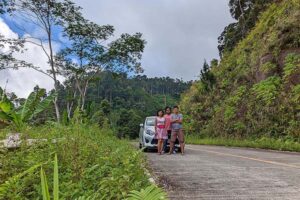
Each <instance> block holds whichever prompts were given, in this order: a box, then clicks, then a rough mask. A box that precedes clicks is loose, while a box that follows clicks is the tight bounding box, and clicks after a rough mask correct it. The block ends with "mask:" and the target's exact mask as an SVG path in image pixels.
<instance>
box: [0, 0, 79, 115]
mask: <svg viewBox="0 0 300 200" xmlns="http://www.w3.org/2000/svg"><path fill="white" fill-rule="evenodd" d="M8 5H11V7H10V9H11V10H10V11H12V12H11V15H12V17H11V19H12V20H13V21H14V20H19V21H21V22H23V23H22V24H26V26H23V27H19V28H20V30H22V31H23V33H22V34H23V35H24V38H23V39H22V40H23V41H24V42H28V43H31V44H34V45H36V46H38V47H39V48H41V49H42V50H43V51H44V53H45V55H46V56H47V58H48V63H49V68H48V69H47V70H42V69H41V68H39V66H33V65H29V67H31V68H33V69H35V70H37V71H39V72H41V73H43V74H45V75H46V76H48V77H50V78H51V79H52V80H53V81H54V90H55V92H58V90H59V80H58V78H57V76H58V74H59V71H58V68H57V65H56V60H55V52H54V48H53V46H54V40H55V39H54V38H55V36H54V34H55V28H57V27H58V26H64V25H65V24H67V23H70V22H74V21H77V20H79V19H81V18H82V16H81V13H80V12H79V10H80V8H79V7H78V6H76V5H75V4H74V3H73V2H72V1H70V0H64V1H59V0H6V1H4V2H3V3H2V5H1V4H0V6H1V7H2V8H4V7H5V6H8ZM1 7H0V8H1ZM27 27H36V28H37V29H38V30H39V31H40V32H41V36H40V37H36V36H35V37H33V36H31V34H30V33H31V30H28V28H27ZM22 62H24V61H21V63H22ZM5 67H6V66H5ZM5 67H4V68H5ZM7 67H10V66H7ZM14 67H15V69H16V68H18V67H23V65H19V66H14ZM25 67H28V65H25ZM53 102H54V105H55V111H56V118H57V120H58V121H60V111H59V105H58V98H57V97H55V99H54V101H53Z"/></svg>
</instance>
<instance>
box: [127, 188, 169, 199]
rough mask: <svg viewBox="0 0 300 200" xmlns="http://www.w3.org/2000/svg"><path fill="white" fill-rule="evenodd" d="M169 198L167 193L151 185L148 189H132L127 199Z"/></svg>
mask: <svg viewBox="0 0 300 200" xmlns="http://www.w3.org/2000/svg"><path fill="white" fill-rule="evenodd" d="M161 199H167V195H166V193H165V192H164V191H163V190H162V189H160V188H158V187H156V186H155V185H150V186H148V187H147V188H146V189H142V190H141V191H136V190H135V191H131V192H130V193H129V195H128V198H127V200H161Z"/></svg>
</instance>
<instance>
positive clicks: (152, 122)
mask: <svg viewBox="0 0 300 200" xmlns="http://www.w3.org/2000/svg"><path fill="white" fill-rule="evenodd" d="M154 125H155V118H147V119H146V126H154Z"/></svg>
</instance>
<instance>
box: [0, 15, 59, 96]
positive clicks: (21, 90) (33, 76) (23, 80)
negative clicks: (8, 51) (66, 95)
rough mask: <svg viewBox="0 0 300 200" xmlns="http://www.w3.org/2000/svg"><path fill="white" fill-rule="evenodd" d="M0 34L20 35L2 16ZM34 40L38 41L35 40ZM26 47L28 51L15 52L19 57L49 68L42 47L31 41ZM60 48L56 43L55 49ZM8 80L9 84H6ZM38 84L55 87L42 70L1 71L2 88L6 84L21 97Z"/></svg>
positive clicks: (49, 87) (0, 83) (0, 81)
mask: <svg viewBox="0 0 300 200" xmlns="http://www.w3.org/2000/svg"><path fill="white" fill-rule="evenodd" d="M0 34H2V35H4V36H5V37H7V38H17V37H18V35H17V33H15V32H13V31H12V30H11V29H10V28H9V27H8V25H7V24H6V23H5V22H4V20H3V19H1V18H0ZM27 36H28V35H27ZM33 41H34V42H37V41H35V40H33ZM25 48H26V49H27V51H25V52H24V53H22V54H21V53H16V54H15V57H16V58H17V59H20V60H25V61H26V62H28V63H32V64H34V65H35V66H38V67H40V68H41V69H43V70H46V69H48V68H49V65H48V63H47V62H48V58H47V56H46V55H45V53H44V52H43V50H42V49H41V48H40V47H38V46H36V45H34V44H31V43H26V45H25ZM58 48H59V46H58V45H57V44H56V45H55V49H58ZM7 81H8V84H7V86H6V82H7ZM36 85H39V86H40V87H42V88H46V89H47V90H51V89H52V88H53V80H52V79H51V78H50V77H48V76H46V75H44V74H42V73H40V72H37V71H35V70H33V69H28V68H24V69H21V68H20V69H19V70H2V71H0V86H1V87H2V88H4V87H5V86H6V89H7V91H8V92H15V93H16V94H17V95H18V96H19V97H27V96H28V94H29V93H30V92H31V91H32V90H33V88H34V87H35V86H36Z"/></svg>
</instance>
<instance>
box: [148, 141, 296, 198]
mask: <svg viewBox="0 0 300 200" xmlns="http://www.w3.org/2000/svg"><path fill="white" fill-rule="evenodd" d="M146 156H147V158H148V160H149V167H150V170H151V171H152V174H153V175H154V177H156V180H157V182H159V184H160V185H162V186H163V187H165V189H166V190H167V192H168V195H169V198H170V199H171V200H173V199H175V200H177V199H180V200H191V199H209V200H211V199H215V200H224V199H239V200H244V199H247V200H249V199H255V200H265V199H268V200H271V199H275V200H287V199H289V200H300V153H289V152H286V153H285V152H277V151H265V150H255V149H243V148H228V147H217V146H200V145H186V154H185V155H184V156H181V155H180V154H176V155H166V154H165V155H161V156H159V155H157V154H156V153H155V152H152V153H146Z"/></svg>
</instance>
